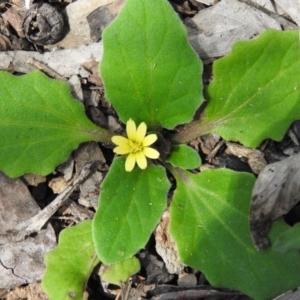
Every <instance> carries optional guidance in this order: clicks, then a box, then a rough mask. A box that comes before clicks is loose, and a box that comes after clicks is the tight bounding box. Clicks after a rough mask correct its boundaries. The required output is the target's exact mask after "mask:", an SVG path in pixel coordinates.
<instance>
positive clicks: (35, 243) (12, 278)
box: [0, 172, 56, 288]
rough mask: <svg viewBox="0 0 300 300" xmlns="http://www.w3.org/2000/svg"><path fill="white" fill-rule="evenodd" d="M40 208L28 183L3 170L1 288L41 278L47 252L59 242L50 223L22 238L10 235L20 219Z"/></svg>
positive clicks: (0, 184)
mask: <svg viewBox="0 0 300 300" xmlns="http://www.w3.org/2000/svg"><path fill="white" fill-rule="evenodd" d="M39 211H40V208H39V207H38V205H37V204H36V202H35V201H34V199H33V198H32V196H31V195H30V193H29V191H28V189H27V187H26V185H25V184H24V183H23V182H22V181H21V180H20V179H11V178H9V177H7V176H6V175H5V174H4V173H2V172H0V237H1V239H0V245H1V247H0V278H1V280H0V288H14V287H15V286H19V285H22V284H26V283H30V282H35V281H39V280H41V279H42V276H43V273H44V271H45V265H44V255H45V254H46V253H48V252H49V251H50V250H52V249H53V248H54V247H55V246H56V237H55V233H54V231H53V229H52V227H51V225H47V228H46V229H43V230H41V231H40V232H38V233H37V234H36V235H35V236H29V237H27V238H26V239H24V240H21V241H19V242H11V241H10V239H9V236H10V232H12V231H13V230H14V229H15V228H17V227H18V224H19V223H20V222H22V221H26V220H28V219H30V218H31V217H32V216H35V215H36V214H37V213H38V212H39Z"/></svg>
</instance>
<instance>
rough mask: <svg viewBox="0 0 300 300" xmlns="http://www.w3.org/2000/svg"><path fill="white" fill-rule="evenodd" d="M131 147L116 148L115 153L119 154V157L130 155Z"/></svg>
mask: <svg viewBox="0 0 300 300" xmlns="http://www.w3.org/2000/svg"><path fill="white" fill-rule="evenodd" d="M130 150H131V149H130V147H129V146H128V145H125V146H123V145H122V146H118V147H116V148H114V150H113V151H114V152H115V153H117V154H119V155H124V154H128V153H130Z"/></svg>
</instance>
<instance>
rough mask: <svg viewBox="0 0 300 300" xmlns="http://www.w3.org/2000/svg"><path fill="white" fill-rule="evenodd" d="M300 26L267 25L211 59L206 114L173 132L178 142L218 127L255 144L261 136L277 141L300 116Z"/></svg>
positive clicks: (224, 133) (217, 130)
mask: <svg viewBox="0 0 300 300" xmlns="http://www.w3.org/2000/svg"><path fill="white" fill-rule="evenodd" d="M299 49H300V43H299V31H298V30H296V31H275V30H267V31H265V32H264V33H263V34H261V35H260V36H259V37H258V38H256V39H254V40H251V41H246V42H237V43H236V44H235V45H234V47H233V50H232V52H231V54H229V55H228V56H226V57H224V58H221V59H219V60H218V61H216V62H215V63H214V66H213V74H214V79H213V81H212V82H211V83H210V85H209V86H208V89H207V93H206V94H207V100H208V104H207V106H206V108H205V110H204V115H205V118H204V120H203V121H202V122H201V123H199V122H197V123H196V124H195V125H194V126H192V127H190V128H187V130H186V131H185V130H183V131H182V132H181V133H179V134H177V135H176V137H175V138H174V140H176V141H177V142H179V143H184V142H185V141H189V140H192V139H193V138H195V137H197V136H200V135H203V134H206V133H218V134H220V135H221V136H222V137H223V138H224V139H226V140H238V141H240V142H241V143H242V144H244V145H245V146H249V147H256V146H258V145H259V144H260V143H261V142H262V141H263V140H264V139H266V138H271V139H273V140H276V141H280V140H281V139H282V138H283V135H284V134H285V132H286V130H287V128H288V127H289V125H290V124H291V123H292V122H293V121H294V120H297V119H300V50H299Z"/></svg>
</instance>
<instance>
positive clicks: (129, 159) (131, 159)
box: [125, 153, 136, 172]
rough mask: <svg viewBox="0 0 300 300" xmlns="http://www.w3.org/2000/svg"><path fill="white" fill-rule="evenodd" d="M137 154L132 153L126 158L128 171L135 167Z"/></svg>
mask: <svg viewBox="0 0 300 300" xmlns="http://www.w3.org/2000/svg"><path fill="white" fill-rule="evenodd" d="M135 156H136V155H135V154H132V153H130V154H129V155H128V156H127V158H126V162H125V170H126V171H127V172H131V171H132V170H133V168H134V165H135Z"/></svg>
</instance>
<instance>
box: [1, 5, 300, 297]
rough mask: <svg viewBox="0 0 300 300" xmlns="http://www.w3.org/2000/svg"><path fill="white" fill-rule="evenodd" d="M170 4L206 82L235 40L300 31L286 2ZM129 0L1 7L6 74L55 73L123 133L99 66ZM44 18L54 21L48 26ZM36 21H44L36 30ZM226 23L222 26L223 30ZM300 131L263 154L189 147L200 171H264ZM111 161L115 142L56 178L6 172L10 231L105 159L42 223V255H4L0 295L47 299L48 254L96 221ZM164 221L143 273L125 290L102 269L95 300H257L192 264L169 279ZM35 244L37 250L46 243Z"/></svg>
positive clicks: (208, 144)
mask: <svg viewBox="0 0 300 300" xmlns="http://www.w3.org/2000/svg"><path fill="white" fill-rule="evenodd" d="M169 2H170V3H171V5H172V7H173V8H174V10H175V11H176V12H177V13H178V15H179V17H180V18H181V20H182V22H183V23H184V25H185V26H186V28H187V32H188V39H189V41H190V43H191V44H192V46H193V47H194V49H195V51H196V52H197V53H198V55H199V57H200V58H201V59H202V60H203V62H204V74H203V80H204V83H205V84H208V83H209V81H210V80H211V77H212V74H211V66H212V63H213V62H214V61H215V60H216V59H218V58H219V57H222V56H224V55H226V54H228V53H229V52H230V51H231V48H232V45H233V43H234V42H235V41H239V40H249V39H252V38H253V37H255V36H257V35H259V34H260V33H261V32H263V31H264V30H265V29H267V28H274V29H278V30H282V29H284V30H288V29H297V28H298V29H299V27H298V26H300V17H299V16H300V11H297V10H296V8H295V7H294V9H291V8H290V7H289V6H288V4H287V3H285V2H284V1H275V2H274V1H267V0H266V1H247V0H239V1H238V0H222V1H216V0H205V1H198V0H173V1H169ZM277 2H278V3H279V2H280V4H281V6H279V5H278V3H277ZM287 2H288V1H287ZM124 3H125V0H90V1H87V0H78V1H72V0H61V1H59V0H54V1H51V0H49V1H44V2H43V3H42V1H32V0H31V1H29V0H28V1H26V0H24V1H23V0H10V1H9V0H7V1H6V0H2V1H0V50H1V52H0V68H1V70H3V71H7V72H10V73H13V74H25V73H28V72H30V71H32V70H35V69H38V70H40V71H42V72H44V73H45V74H47V75H48V76H49V77H52V78H56V79H59V80H63V81H67V82H68V83H69V85H70V88H71V90H72V94H73V96H74V97H75V98H77V99H78V100H79V101H81V102H82V103H83V104H84V105H85V108H86V112H87V115H88V117H89V118H90V119H91V120H92V121H93V122H94V123H95V124H97V125H100V126H104V127H106V128H108V129H110V130H111V131H114V132H118V133H119V132H122V130H124V125H123V124H122V123H121V122H120V120H119V119H118V116H117V114H116V112H115V111H114V109H113V108H112V107H111V105H110V104H109V103H108V102H107V101H106V99H105V97H104V88H103V84H102V81H101V78H100V76H99V71H98V64H99V61H100V60H101V57H102V52H103V47H102V43H101V34H102V31H103V29H104V28H105V27H106V26H107V25H108V24H110V22H111V21H112V20H113V19H114V18H115V17H116V15H117V14H118V12H119V11H120V9H121V8H122V6H123V5H124ZM292 8H293V7H292ZM45 19H46V20H47V22H48V23H47V24H50V25H47V26H46V25H45V22H44V21H45ZM33 22H36V23H35V26H36V27H35V28H33V27H32V24H33ZM220 27H222V30H218V28H220ZM199 28H201V30H200V29H199ZM232 28H234V29H232ZM37 32H38V33H39V34H37ZM199 45H200V46H199ZM66 57H67V58H68V59H66ZM0 101H1V100H0ZM299 128H300V127H299V122H295V123H294V124H293V125H292V126H291V128H290V129H289V131H288V132H287V134H286V136H285V138H284V139H283V140H282V141H281V142H274V141H271V140H266V141H265V142H264V143H263V144H262V145H261V146H260V147H259V149H252V151H249V149H247V148H245V147H242V146H241V145H239V144H237V143H234V142H226V141H224V140H223V139H222V138H221V137H220V136H217V135H214V134H211V135H208V136H205V137H203V138H201V139H200V138H199V139H196V140H194V141H192V142H191V143H190V146H192V147H193V148H194V149H196V150H197V151H198V152H199V155H200V156H201V158H202V161H203V165H202V166H201V169H199V170H197V171H198V172H199V171H200V170H204V169H206V168H219V167H226V168H229V169H233V170H237V171H246V172H251V173H254V174H256V175H257V174H258V173H259V172H260V170H261V169H262V168H263V167H265V166H266V165H267V164H270V163H273V162H276V161H281V160H283V159H285V158H287V157H290V156H291V155H293V154H296V153H298V152H300V146H299V143H298V141H299V139H300V130H299ZM0 130H1V129H0ZM0 155H1V153H0ZM113 156H114V154H113V152H112V145H99V144H97V143H86V144H83V145H81V146H80V147H79V148H78V149H77V150H75V151H74V152H73V153H72V154H71V156H70V157H69V159H68V160H67V162H66V163H64V164H62V165H60V166H58V167H57V168H56V170H55V171H54V172H53V173H51V174H49V175H48V176H37V175H32V174H27V175H24V176H22V177H21V178H19V179H10V178H8V177H7V176H6V175H5V174H4V173H0V188H1V189H5V190H6V192H7V193H6V196H5V199H4V198H3V199H0V205H1V214H2V216H1V217H0V222H4V221H1V220H7V218H6V219H5V218H4V217H3V215H6V216H8V215H9V216H10V217H9V218H10V219H11V223H7V222H8V221H5V222H6V223H5V224H3V223H2V224H1V226H0V227H3V228H6V230H8V229H9V228H8V227H9V226H10V227H14V226H15V225H14V224H16V223H14V222H16V220H20V219H22V220H26V219H29V218H31V217H33V216H34V215H35V214H37V213H38V212H39V211H40V210H41V209H44V208H46V207H47V206H48V205H49V203H51V202H52V201H53V200H54V199H55V198H56V197H57V195H59V194H61V193H62V192H63V191H64V190H65V189H66V188H67V187H68V186H70V185H71V184H72V181H73V179H74V178H75V177H76V176H77V175H78V173H79V170H81V169H82V167H84V166H85V165H87V164H88V163H90V162H93V161H96V160H97V161H100V164H99V165H98V167H97V169H96V171H95V172H94V173H93V175H92V176H91V177H90V178H89V179H88V180H86V181H84V182H82V183H81V184H80V185H78V186H76V187H74V190H73V192H72V194H71V196H70V197H68V199H67V201H66V202H65V203H64V205H63V206H62V207H60V208H59V209H57V211H55V212H54V213H53V214H51V215H48V216H47V218H48V219H46V220H44V221H45V222H44V224H45V223H46V225H45V226H44V227H42V228H43V234H42V236H40V237H39V238H40V239H41V240H40V241H39V243H42V242H43V245H44V246H43V247H42V248H41V249H39V251H38V253H36V256H38V257H36V258H35V257H32V255H30V254H28V253H27V254H26V255H25V254H24V249H25V248H26V247H28V245H29V244H28V243H29V241H28V240H26V239H25V240H24V241H23V244H22V245H18V246H15V248H14V249H11V250H9V251H10V253H12V255H14V256H16V257H18V260H17V261H18V263H17V266H18V268H17V267H16V268H15V269H13V268H8V267H6V266H5V265H4V263H3V262H2V261H1V257H0V269H2V270H0V299H8V300H17V299H30V300H43V299H48V298H47V295H46V294H45V293H44V292H43V290H42V289H41V286H40V281H41V278H42V274H43V272H44V269H45V266H44V263H43V255H45V254H46V253H47V252H49V251H50V250H52V249H53V248H54V247H55V245H56V242H57V237H58V235H59V233H60V232H61V231H62V230H63V229H64V228H67V227H70V226H73V225H75V224H78V223H80V222H81V221H83V220H86V219H91V218H92V217H93V215H94V213H95V210H96V209H97V205H98V204H97V203H98V194H99V192H100V191H99V186H100V184H101V182H102V180H103V178H104V177H105V175H106V174H107V171H108V170H109V167H110V164H111V162H112V159H113ZM0 195H1V191H0ZM8 202H9V205H7V203H8ZM5 203H6V204H5ZM28 206H30V209H29V211H26V209H24V207H28ZM299 217H300V210H299V205H296V206H295V207H294V208H293V210H292V211H291V212H290V213H289V214H288V215H287V216H286V217H285V218H286V221H287V222H288V223H289V224H294V223H296V222H299ZM164 218H165V219H164ZM164 218H163V219H162V222H161V223H160V225H159V227H158V230H157V231H156V232H155V233H154V234H153V236H152V238H151V239H150V240H149V242H148V244H147V246H146V247H145V249H144V250H142V251H140V253H138V254H137V257H138V258H139V260H140V262H141V266H142V269H141V271H140V272H139V273H138V274H136V275H135V276H133V277H132V278H130V280H129V281H128V282H127V283H126V284H124V285H123V286H121V287H119V286H113V285H108V284H106V283H104V282H101V280H100V278H99V275H98V272H99V270H98V269H95V270H94V272H93V274H92V276H91V278H90V281H89V283H88V287H87V291H88V293H89V298H88V299H91V300H92V299H119V300H120V299H123V300H124V299H142V297H144V298H143V299H153V300H154V299H157V300H158V299H160V300H167V299H173V300H179V299H222V300H227V299H228V300H246V299H250V298H249V297H247V296H245V295H242V294H241V293H238V292H235V291H231V290H227V289H220V288H217V287H212V286H210V285H209V283H208V282H207V280H206V278H205V277H204V275H203V274H202V273H200V272H199V271H197V270H194V269H192V268H189V267H186V266H183V267H182V271H181V272H180V274H176V273H175V274H171V273H169V271H168V269H167V268H166V266H165V264H164V259H168V258H162V257H161V256H160V255H158V253H157V245H156V238H157V236H158V235H160V234H161V235H162V234H166V230H167V223H164V222H167V221H166V220H167V219H168V216H167V215H164ZM48 220H49V221H48ZM42 226H43V225H42ZM0 231H1V230H0ZM31 242H33V244H35V243H37V242H38V240H35V241H31ZM32 247H33V246H32ZM299 297H300V296H299ZM295 299H296V298H295ZM298 299H299V298H298Z"/></svg>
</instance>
